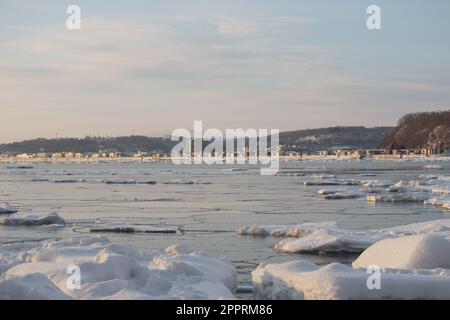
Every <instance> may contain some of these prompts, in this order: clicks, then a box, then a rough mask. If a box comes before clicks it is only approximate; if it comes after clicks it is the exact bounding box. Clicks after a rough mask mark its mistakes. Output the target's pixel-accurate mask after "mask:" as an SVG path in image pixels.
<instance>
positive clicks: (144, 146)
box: [0, 136, 174, 154]
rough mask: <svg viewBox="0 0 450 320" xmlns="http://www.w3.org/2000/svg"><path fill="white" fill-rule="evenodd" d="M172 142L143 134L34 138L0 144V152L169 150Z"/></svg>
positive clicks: (129, 151)
mask: <svg viewBox="0 0 450 320" xmlns="http://www.w3.org/2000/svg"><path fill="white" fill-rule="evenodd" d="M173 145H174V143H173V142H171V141H170V140H167V139H163V138H150V137H145V136H129V137H116V138H103V137H87V138H84V139H75V138H60V139H34V140H26V141H22V142H14V143H8V144H0V153H12V154H20V153H38V152H62V151H71V152H81V153H89V152H99V151H100V150H104V151H105V152H122V153H132V152H138V151H142V152H148V151H156V152H164V153H165V152H169V151H170V150H171V149H172V146H173Z"/></svg>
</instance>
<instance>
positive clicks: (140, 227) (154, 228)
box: [89, 224, 179, 233]
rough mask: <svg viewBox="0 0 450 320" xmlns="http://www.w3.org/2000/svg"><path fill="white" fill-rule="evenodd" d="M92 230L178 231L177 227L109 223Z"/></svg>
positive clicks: (118, 231)
mask: <svg viewBox="0 0 450 320" xmlns="http://www.w3.org/2000/svg"><path fill="white" fill-rule="evenodd" d="M89 231H90V232H117V233H177V232H179V229H178V228H177V227H162V226H149V225H135V224H109V225H105V226H99V227H95V228H91V229H89Z"/></svg>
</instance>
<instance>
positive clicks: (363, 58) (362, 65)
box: [0, 0, 450, 143]
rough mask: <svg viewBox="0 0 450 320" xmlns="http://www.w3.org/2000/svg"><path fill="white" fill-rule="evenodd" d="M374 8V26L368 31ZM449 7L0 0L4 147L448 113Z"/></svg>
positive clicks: (370, 122)
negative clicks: (73, 23) (77, 20)
mask: <svg viewBox="0 0 450 320" xmlns="http://www.w3.org/2000/svg"><path fill="white" fill-rule="evenodd" d="M372 4H375V5H378V6H379V7H380V9H381V30H372V31H371V30H368V29H367V26H366V20H367V18H368V14H367V13H366V9H367V7H368V6H369V5H372ZM69 5H78V6H79V7H80V9H81V29H80V30H69V29H67V27H66V20H67V18H68V17H69V15H68V14H67V13H66V9H67V7H68V6H69ZM449 16H450V1H448V0H433V1H425V0H422V1H418V0H395V1H394V0H390V1H381V0H380V1H378V0H371V1H365V0H342V1H335V0H328V1H324V0H314V1H313V0H277V1H275V0H271V1H269V0H227V1H219V0H127V1H114V2H112V1H103V0H70V1H63V0H35V1H26V0H0V143H1V142H11V141H19V140H24V139H32V138H37V137H44V138H54V137H56V136H57V137H84V136H86V135H101V136H119V135H130V134H133V132H134V133H135V134H139V135H151V136H161V135H166V134H170V133H171V132H172V130H174V129H176V128H187V129H192V127H193V122H194V120H202V121H203V124H204V127H205V128H219V129H225V128H244V129H247V128H267V129H275V128H277V129H280V130H295V129H306V128H317V127H327V126H336V125H364V126H370V127H372V126H385V125H387V126H389V125H395V123H396V122H397V120H398V118H399V117H400V116H402V115H403V114H405V113H409V112H419V111H432V110H447V109H450V19H449Z"/></svg>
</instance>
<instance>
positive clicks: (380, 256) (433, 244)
mask: <svg viewBox="0 0 450 320" xmlns="http://www.w3.org/2000/svg"><path fill="white" fill-rule="evenodd" d="M371 265H376V266H379V267H381V268H394V269H435V268H444V269H450V240H449V239H447V238H445V237H443V236H441V235H437V234H419V235H413V236H405V237H400V238H396V239H385V240H381V241H379V242H376V243H375V244H373V245H372V246H370V247H369V248H367V249H366V250H365V251H364V252H363V253H362V254H361V255H360V256H359V257H358V259H356V261H355V262H353V267H354V268H367V267H369V266H371Z"/></svg>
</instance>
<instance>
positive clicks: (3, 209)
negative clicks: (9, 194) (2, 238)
mask: <svg viewBox="0 0 450 320" xmlns="http://www.w3.org/2000/svg"><path fill="white" fill-rule="evenodd" d="M16 212H17V210H16V209H15V208H14V207H13V206H11V205H10V204H9V203H8V202H5V203H4V204H2V205H1V206H0V214H11V213H16Z"/></svg>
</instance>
